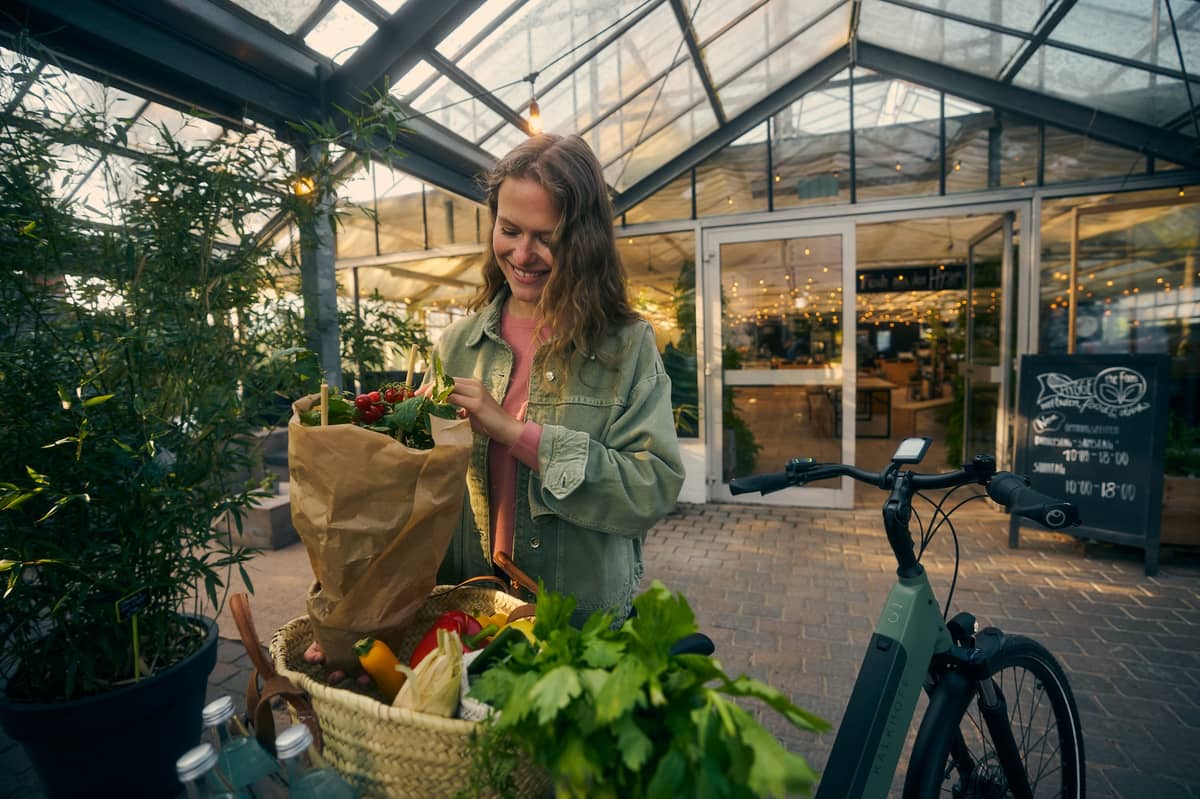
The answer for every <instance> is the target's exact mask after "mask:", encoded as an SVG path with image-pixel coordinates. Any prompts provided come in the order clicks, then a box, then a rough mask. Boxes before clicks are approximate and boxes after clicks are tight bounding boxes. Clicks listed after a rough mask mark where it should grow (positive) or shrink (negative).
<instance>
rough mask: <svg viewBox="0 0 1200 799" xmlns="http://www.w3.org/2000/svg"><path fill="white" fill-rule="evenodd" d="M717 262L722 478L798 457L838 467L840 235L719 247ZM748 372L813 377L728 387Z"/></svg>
mask: <svg viewBox="0 0 1200 799" xmlns="http://www.w3.org/2000/svg"><path fill="white" fill-rule="evenodd" d="M806 253H807V254H806ZM720 264H721V299H722V314H721V346H722V363H723V366H724V370H725V375H726V379H725V386H724V389H723V392H722V393H723V397H724V407H723V408H722V426H723V429H724V441H723V442H722V444H723V447H722V450H723V455H724V462H723V464H722V475H723V477H724V479H725V480H729V479H730V478H731V477H734V476H739V475H745V474H751V473H753V472H754V471H755V470H767V469H779V468H781V467H782V465H783V464H785V463H786V462H787V460H788V459H789V458H793V457H796V456H797V454H799V453H804V454H805V455H806V456H807V457H814V458H816V459H817V460H822V461H838V460H841V455H842V448H841V420H840V412H841V396H840V391H841V382H840V380H835V379H834V378H832V377H831V376H829V375H830V374H831V373H830V372H829V371H828V367H830V366H836V365H838V364H840V363H841V358H842V327H841V316H840V314H841V308H842V280H841V275H842V268H841V265H842V239H841V236H809V237H804V238H791V239H776V240H771V241H753V242H742V243H730V244H722V245H721V252H720ZM746 369H803V370H814V371H812V372H811V374H813V375H814V377H815V379H814V380H813V381H811V383H809V381H802V382H804V383H805V385H741V384H740V383H741V382H742V381H741V380H738V381H735V382H737V383H739V384H738V385H731V384H730V373H731V372H736V371H739V370H746ZM792 374H796V375H797V376H800V377H803V376H805V375H806V374H808V373H805V375H802V374H800V373H792ZM827 376H829V377H828V382H826V380H825V378H826V377H827Z"/></svg>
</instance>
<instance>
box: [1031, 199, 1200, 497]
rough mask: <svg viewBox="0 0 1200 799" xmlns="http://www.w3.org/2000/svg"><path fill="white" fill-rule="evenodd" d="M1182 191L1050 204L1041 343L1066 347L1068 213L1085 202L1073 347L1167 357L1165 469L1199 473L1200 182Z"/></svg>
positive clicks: (1045, 219)
mask: <svg viewBox="0 0 1200 799" xmlns="http://www.w3.org/2000/svg"><path fill="white" fill-rule="evenodd" d="M1182 191H1183V192H1184V196H1182V197H1180V196H1179V194H1178V191H1169V192H1168V191H1153V192H1140V193H1137V194H1132V193H1131V194H1120V195H1108V196H1092V197H1080V198H1072V199H1068V200H1060V201H1055V202H1047V203H1045V204H1043V206H1042V220H1041V221H1042V253H1041V256H1042V257H1041V263H1042V271H1041V283H1040V286H1041V289H1040V292H1039V294H1040V301H1039V308H1038V314H1039V320H1040V321H1039V325H1038V332H1039V339H1040V342H1039V343H1040V348H1039V351H1040V352H1048V353H1063V352H1066V351H1067V331H1068V319H1067V317H1068V313H1069V311H1068V305H1067V302H1066V300H1067V297H1068V294H1067V291H1066V288H1067V286H1068V284H1069V282H1070V274H1069V273H1070V250H1071V230H1072V223H1071V216H1072V210H1073V209H1076V208H1078V209H1079V212H1080V214H1081V216H1080V219H1079V270H1078V280H1079V284H1080V286H1079V290H1078V291H1077V292H1076V300H1077V302H1078V307H1077V310H1076V320H1075V334H1076V351H1077V352H1112V353H1146V352H1163V353H1167V354H1168V355H1169V356H1170V358H1171V381H1170V390H1169V399H1168V418H1169V426H1170V431H1169V435H1168V441H1167V455H1166V469H1165V471H1166V473H1167V474H1168V475H1186V474H1188V473H1189V471H1190V472H1192V473H1194V470H1195V463H1196V453H1195V450H1194V449H1192V448H1193V447H1194V446H1195V443H1194V442H1195V441H1196V437H1197V434H1198V433H1200V402H1197V399H1196V398H1197V395H1198V393H1200V287H1198V286H1200V263H1198V261H1197V253H1200V205H1198V204H1196V202H1195V200H1196V198H1198V197H1200V186H1187V187H1185V188H1184V189H1183V190H1182ZM1189 462H1190V464H1191V465H1190V466H1189V465H1188V464H1189ZM1185 490H1190V489H1185Z"/></svg>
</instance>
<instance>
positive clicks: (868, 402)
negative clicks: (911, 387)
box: [830, 376, 898, 438]
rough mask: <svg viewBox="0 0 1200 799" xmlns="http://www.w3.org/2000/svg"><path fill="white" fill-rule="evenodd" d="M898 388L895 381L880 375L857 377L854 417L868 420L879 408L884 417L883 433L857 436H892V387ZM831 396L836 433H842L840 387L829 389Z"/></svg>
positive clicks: (864, 420) (862, 420) (863, 420)
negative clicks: (834, 411)
mask: <svg viewBox="0 0 1200 799" xmlns="http://www.w3.org/2000/svg"><path fill="white" fill-rule="evenodd" d="M894 388H898V386H897V384H896V383H893V382H891V381H890V380H884V379H883V378H882V377H874V376H871V377H863V376H860V377H859V378H858V384H857V386H856V389H855V390H856V391H857V394H858V397H859V398H861V401H860V402H857V403H856V404H855V413H854V418H855V419H856V420H857V421H860V422H869V421H871V420H872V419H874V418H875V412H876V410H879V411H880V413H881V415H883V418H884V432H883V435H880V434H878V433H859V434H858V437H859V438H891V437H892V389H894ZM830 393H831V395H832V396H831V397H830V399H832V400H833V401H834V408H835V410H836V411H837V425H836V432H837V435H841V433H842V414H841V410H842V389H841V387H837V388H834V389H832V390H831V392H830Z"/></svg>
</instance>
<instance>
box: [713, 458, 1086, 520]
mask: <svg viewBox="0 0 1200 799" xmlns="http://www.w3.org/2000/svg"><path fill="white" fill-rule="evenodd" d="M988 461H989V462H990V458H989V459H988ZM992 468H994V466H993V467H992ZM896 473H897V470H896V469H895V468H888V469H885V470H884V471H882V472H870V471H867V470H865V469H860V468H858V467H857V466H850V465H848V464H845V463H817V462H816V461H814V460H812V459H811V458H793V459H792V460H790V461H788V465H787V468H786V469H785V470H784V471H782V472H771V473H769V474H761V475H753V476H750V477H738V478H734V479H733V480H730V481H729V490H730V492H731V493H733V494H746V493H749V492H752V491H758V492H760V493H762V494H770V493H771V492H773V491H779V490H781V489H784V488H789V487H791V486H801V485H805V484H806V483H810V482H813V481H815V480H828V479H830V478H833V477H853V478H854V479H855V480H858V481H859V482H861V483H867V484H868V485H873V486H875V487H877V488H882V489H885V490H888V489H890V488H891V487H892V484H893V483H894V482H895V479H896ZM910 477H911V481H912V486H913V488H914V489H915V490H921V489H931V488H954V487H955V486H961V485H967V484H969V483H974V484H977V485H982V486H984V487H985V488H986V489H987V493H988V496H989V497H991V498H992V499H994V500H995V501H996V502H998V503H1000V504H1001V505H1003V506H1004V507H1005V509H1006V510H1007V511H1008V512H1009V513H1010V514H1013V515H1016V516H1022V517H1024V518H1026V519H1030V520H1031V521H1035V522H1037V523H1038V524H1041V525H1043V526H1044V527H1048V528H1049V529H1051V530H1061V529H1062V528H1064V527H1069V526H1071V525H1076V524H1079V509H1078V508H1076V507H1075V506H1074V505H1072V504H1071V503H1070V502H1067V501H1066V500H1062V499H1056V498H1054V497H1050V496H1046V495H1045V494H1042V493H1041V492H1039V491H1035V490H1034V489H1032V488H1030V487H1029V481H1028V480H1027V479H1026V478H1024V477H1021V476H1019V475H1016V474H1013V473H1012V472H991V471H990V470H985V469H980V468H978V466H977V465H976V464H971V465H968V466H965V467H963V468H962V469H958V470H956V471H953V472H946V473H944V474H917V473H915V472H913V473H910Z"/></svg>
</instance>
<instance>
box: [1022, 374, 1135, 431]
mask: <svg viewBox="0 0 1200 799" xmlns="http://www.w3.org/2000/svg"><path fill="white" fill-rule="evenodd" d="M1037 379H1038V384H1039V385H1040V386H1041V391H1040V393H1039V394H1038V397H1037V400H1036V402H1037V407H1038V409H1039V410H1042V411H1046V410H1051V409H1056V408H1068V409H1071V410H1076V411H1081V412H1082V411H1096V412H1098V413H1102V414H1104V415H1105V416H1108V417H1109V418H1117V417H1123V416H1133V415H1134V414H1138V413H1141V412H1143V411H1146V410H1148V409H1149V408H1150V403H1148V402H1143V398H1144V397H1145V396H1146V389H1147V382H1146V378H1145V376H1144V375H1143V374H1142V373H1141V372H1139V371H1137V370H1135V369H1130V368H1128V367H1125V366H1114V367H1111V368H1108V369H1104V370H1101V371H1100V372H1099V373H1098V374H1097V375H1096V376H1095V377H1080V378H1075V379H1072V378H1070V377H1068V376H1066V375H1064V374H1062V373H1061V372H1047V373H1044V374H1040V375H1038V376H1037ZM1039 419H1040V420H1042V423H1043V424H1044V423H1046V422H1048V421H1050V419H1049V418H1048V417H1045V415H1043V416H1039ZM1037 427H1038V421H1036V420H1035V422H1034V429H1035V430H1036V429H1037Z"/></svg>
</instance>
